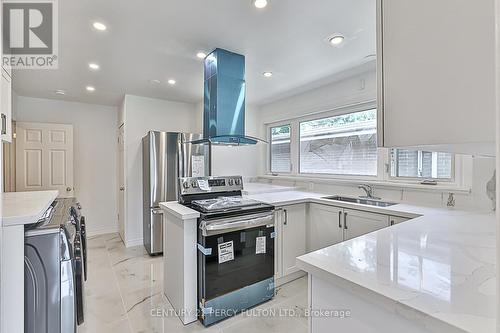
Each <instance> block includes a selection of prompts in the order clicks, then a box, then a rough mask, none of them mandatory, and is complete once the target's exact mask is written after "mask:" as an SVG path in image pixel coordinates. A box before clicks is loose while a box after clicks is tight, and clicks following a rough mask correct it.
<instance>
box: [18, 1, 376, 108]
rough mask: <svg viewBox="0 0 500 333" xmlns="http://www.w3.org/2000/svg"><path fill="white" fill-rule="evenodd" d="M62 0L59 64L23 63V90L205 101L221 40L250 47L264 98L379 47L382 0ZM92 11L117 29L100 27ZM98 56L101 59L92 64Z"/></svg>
mask: <svg viewBox="0 0 500 333" xmlns="http://www.w3.org/2000/svg"><path fill="white" fill-rule="evenodd" d="M58 3H59V69H58V70H18V71H15V73H14V89H15V91H16V92H17V93H18V94H19V95H23V96H33V97H43V98H56V99H65V100H72V101H80V102H87V103H97V104H105V105H118V104H119V103H120V101H121V100H122V98H123V95H124V94H134V95H141V96H148V97H154V98H162V99H168V100H174V101H182V102H199V101H200V100H201V98H202V96H203V61H201V60H199V59H197V58H196V53H197V51H199V50H204V51H211V50H212V49H214V48H216V47H219V48H225V49H228V50H231V51H234V52H237V53H241V54H243V55H245V56H246V80H247V103H252V104H265V103H268V102H270V101H273V100H276V99H279V98H282V97H285V96H287V95H289V94H291V93H297V92H300V91H305V90H308V89H310V88H311V87H313V86H314V85H315V83H317V82H320V81H325V79H328V78H330V77H332V76H334V75H335V74H336V73H339V72H341V71H345V70H347V69H350V68H353V67H356V66H358V65H360V64H362V63H365V62H367V61H368V59H366V58H365V57H366V56H368V55H373V54H374V53H375V48H376V46H375V0H300V1H299V0H269V6H268V7H267V8H265V9H263V10H258V9H256V8H255V7H253V5H252V3H251V0H177V1H174V0H147V1H137V0H84V1H81V0H64V1H58ZM93 20H100V21H102V22H105V23H106V25H107V26H108V30H107V31H105V32H96V31H94V30H93V29H92V28H91V22H92V21H93ZM335 33H342V34H343V35H345V36H346V40H345V42H344V43H343V44H342V45H341V46H340V47H333V46H331V45H329V43H328V42H327V39H328V37H329V36H331V35H333V34H335ZM371 60H373V59H371ZM89 62H97V63H98V64H99V65H100V66H101V69H100V70H99V71H97V72H91V71H90V70H89V69H88V67H87V65H88V63H89ZM264 71H272V72H273V73H274V75H273V77H272V78H270V79H268V78H264V77H263V76H262V72H264ZM169 78H175V80H176V81H177V84H176V85H175V86H170V85H168V84H167V83H166V81H167V80H168V79H169ZM151 79H158V80H161V83H160V84H156V85H155V84H152V83H150V82H149V81H150V80H151ZM86 85H93V86H95V87H96V91H95V92H93V93H88V92H86V91H85V86H86ZM56 89H64V90H66V91H67V94H66V96H58V95H55V94H54V90H56Z"/></svg>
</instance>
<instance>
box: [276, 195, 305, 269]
mask: <svg viewBox="0 0 500 333" xmlns="http://www.w3.org/2000/svg"><path fill="white" fill-rule="evenodd" d="M305 253H306V205H305V204H300V205H291V206H284V207H283V212H282V220H281V258H282V275H283V276H286V275H288V274H291V273H295V272H297V271H299V269H298V268H297V267H296V263H295V261H296V260H295V259H296V258H297V257H299V256H301V255H303V254H305Z"/></svg>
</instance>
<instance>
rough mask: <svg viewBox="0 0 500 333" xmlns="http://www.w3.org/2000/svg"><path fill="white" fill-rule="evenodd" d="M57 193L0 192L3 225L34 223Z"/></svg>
mask: <svg viewBox="0 0 500 333" xmlns="http://www.w3.org/2000/svg"><path fill="white" fill-rule="evenodd" d="M58 195H59V192H58V191H32V192H7V193H2V222H3V226H13V225H23V224H30V223H35V222H36V221H38V220H39V219H40V218H41V217H42V215H43V213H45V211H46V210H47V208H49V206H50V204H51V203H52V202H53V201H54V200H55V199H56V198H57V196H58Z"/></svg>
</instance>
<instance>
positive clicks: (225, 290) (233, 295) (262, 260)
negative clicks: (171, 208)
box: [179, 176, 275, 326]
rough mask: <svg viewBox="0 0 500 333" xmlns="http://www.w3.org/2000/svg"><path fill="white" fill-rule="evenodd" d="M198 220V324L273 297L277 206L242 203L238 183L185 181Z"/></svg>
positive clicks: (184, 192) (184, 199) (184, 197)
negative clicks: (197, 212)
mask: <svg viewBox="0 0 500 333" xmlns="http://www.w3.org/2000/svg"><path fill="white" fill-rule="evenodd" d="M179 181H180V184H179V185H180V186H179V188H180V189H181V190H180V191H181V195H180V197H179V198H180V202H181V203H182V204H184V205H187V206H189V207H191V208H192V209H195V210H197V211H199V212H200V218H199V219H198V234H197V242H198V304H199V319H200V321H201V322H202V323H203V325H205V326H208V325H211V324H213V323H216V322H218V321H220V320H223V319H225V318H227V317H230V316H232V315H234V314H237V313H239V312H241V311H243V310H246V309H249V308H251V307H253V306H256V305H258V304H260V303H263V302H266V301H268V300H270V299H272V298H273V297H274V294H275V286H274V272H275V270H274V239H275V229H274V206H272V205H268V204H265V203H261V202H258V201H255V200H250V199H247V198H244V197H242V195H241V191H242V189H243V180H242V177H241V176H236V177H197V178H181V179H180V180H179Z"/></svg>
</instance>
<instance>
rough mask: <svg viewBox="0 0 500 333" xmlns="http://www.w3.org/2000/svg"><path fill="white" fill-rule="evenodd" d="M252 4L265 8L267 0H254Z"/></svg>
mask: <svg viewBox="0 0 500 333" xmlns="http://www.w3.org/2000/svg"><path fill="white" fill-rule="evenodd" d="M253 5H254V6H255V7H257V8H259V9H262V8H265V7H266V6H267V0H254V1H253Z"/></svg>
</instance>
